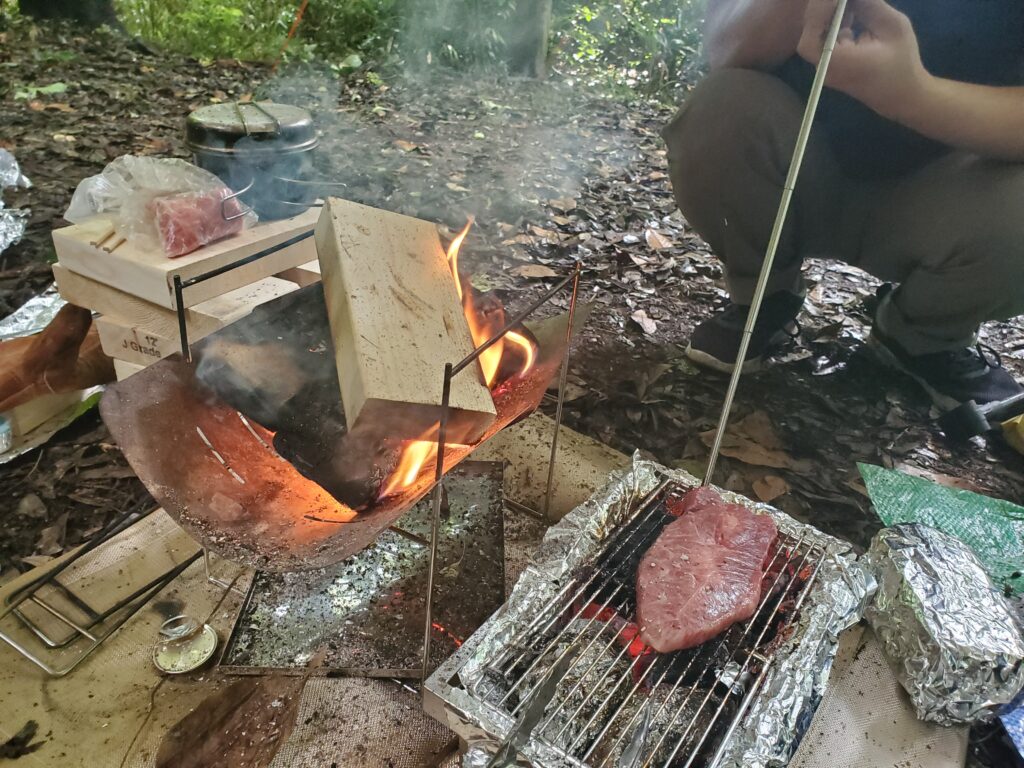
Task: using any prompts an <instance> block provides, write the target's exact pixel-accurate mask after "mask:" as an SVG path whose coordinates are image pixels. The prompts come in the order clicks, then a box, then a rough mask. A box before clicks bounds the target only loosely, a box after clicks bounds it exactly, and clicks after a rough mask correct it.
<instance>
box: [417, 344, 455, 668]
mask: <svg viewBox="0 0 1024 768" xmlns="http://www.w3.org/2000/svg"><path fill="white" fill-rule="evenodd" d="M454 375H455V374H454V371H453V367H452V364H451V363H445V366H444V382H443V384H442V386H441V423H440V424H439V425H438V429H437V462H436V463H435V465H434V507H433V510H432V512H431V517H430V567H429V568H428V570H427V599H426V605H425V610H424V614H425V615H426V618H425V620H424V622H423V670H422V671H423V675H422V679H423V682H424V683H426V682H427V673H428V671H429V667H430V640H431V636H432V635H433V631H434V615H433V608H434V573H435V571H436V568H437V543H438V539H439V538H440V530H439V529H440V527H441V502H442V500H443V497H444V449H445V439H446V438H447V433H448V405H449V401H450V400H451V395H452V376H454Z"/></svg>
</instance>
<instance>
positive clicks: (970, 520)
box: [857, 464, 1024, 594]
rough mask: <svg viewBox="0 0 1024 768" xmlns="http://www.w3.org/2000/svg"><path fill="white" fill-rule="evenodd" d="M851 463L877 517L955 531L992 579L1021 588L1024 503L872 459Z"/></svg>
mask: <svg viewBox="0 0 1024 768" xmlns="http://www.w3.org/2000/svg"><path fill="white" fill-rule="evenodd" d="M857 466H858V467H859V469H860V474H861V476H862V477H863V478H864V482H865V483H866V484H867V488H868V495H869V496H870V497H871V502H872V503H873V504H874V506H875V511H876V512H877V513H878V516H879V517H880V518H882V522H884V523H885V524H886V525H895V524H896V523H924V524H925V525H930V526H932V527H933V528H938V529H939V530H940V531H943V532H944V533H948V534H950V535H951V536H956V537H957V538H958V539H960V540H961V541H963V542H964V543H965V544H967V545H968V546H969V547H970V548H971V549H973V550H974V552H975V554H976V555H977V556H978V558H979V559H980V560H981V562H982V563H983V564H984V566H985V569H986V570H987V571H988V574H989V576H991V577H992V580H993V581H994V582H995V583H996V585H998V586H1000V587H1007V588H1008V589H1010V590H1011V591H1012V592H1013V593H1015V594H1021V593H1024V507H1021V506H1018V505H1016V504H1013V503H1011V502H1009V501H1002V500H1000V499H991V498H989V497H988V496H982V495H981V494H978V493H972V492H971V491H964V490H960V489H957V488H947V487H945V486H942V485H938V484H936V483H933V482H931V481H930V480H924V479H922V478H920V477H912V476H911V475H907V474H904V473H903V472H896V471H894V470H891V469H885V468H883V467H876V466H874V465H872V464H858V465H857Z"/></svg>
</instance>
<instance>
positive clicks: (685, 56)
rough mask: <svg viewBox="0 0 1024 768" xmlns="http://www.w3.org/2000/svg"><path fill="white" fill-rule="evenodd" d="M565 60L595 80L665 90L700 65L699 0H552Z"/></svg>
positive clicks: (649, 91)
mask: <svg viewBox="0 0 1024 768" xmlns="http://www.w3.org/2000/svg"><path fill="white" fill-rule="evenodd" d="M555 15H556V22H555V32H554V36H555V41H556V48H557V49H558V51H559V52H560V53H561V55H562V57H563V59H564V61H563V64H564V66H565V67H566V68H567V69H568V70H569V71H570V72H574V73H576V74H577V75H578V76H580V77H582V78H584V79H586V80H587V81H588V82H590V83H592V84H596V85H605V86H609V85H610V86H615V87H625V88H628V89H629V90H630V91H636V90H639V91H640V92H644V93H647V94H659V93H664V92H667V91H669V90H671V88H672V87H673V86H675V85H677V84H679V83H681V82H683V81H685V80H688V79H692V77H693V76H694V75H695V74H696V71H697V68H698V67H699V57H698V50H699V47H700V37H701V27H702V25H703V18H704V2H703V0H583V2H580V0H556V6H555Z"/></svg>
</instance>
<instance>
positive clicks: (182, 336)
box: [174, 275, 192, 363]
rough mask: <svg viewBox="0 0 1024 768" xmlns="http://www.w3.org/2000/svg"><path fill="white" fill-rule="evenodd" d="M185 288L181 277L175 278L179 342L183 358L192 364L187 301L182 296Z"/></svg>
mask: <svg viewBox="0 0 1024 768" xmlns="http://www.w3.org/2000/svg"><path fill="white" fill-rule="evenodd" d="M184 288H185V287H184V286H183V285H182V283H181V275H175V276H174V308H175V310H176V311H177V314H178V341H180V342H181V356H182V357H183V358H184V359H185V362H186V363H191V362H192V352H191V351H190V350H189V348H188V323H187V322H186V319H185V299H184V298H183V296H182V293H183V292H184Z"/></svg>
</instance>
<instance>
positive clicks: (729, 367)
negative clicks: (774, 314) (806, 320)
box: [685, 324, 796, 374]
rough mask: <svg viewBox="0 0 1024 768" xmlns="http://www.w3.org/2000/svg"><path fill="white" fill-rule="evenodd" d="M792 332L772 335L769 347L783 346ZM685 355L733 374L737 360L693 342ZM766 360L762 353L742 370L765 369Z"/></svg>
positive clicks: (697, 362) (699, 363) (721, 371)
mask: <svg viewBox="0 0 1024 768" xmlns="http://www.w3.org/2000/svg"><path fill="white" fill-rule="evenodd" d="M787 328H790V325H789V324H787ZM795 332H796V329H795V327H794V328H792V333H795ZM792 333H787V331H785V330H782V331H779V332H778V333H776V334H775V335H774V336H772V338H771V339H769V341H768V349H769V350H770V349H772V348H773V347H777V346H781V345H782V344H784V343H785V342H786V341H788V340H789V339H791V338H792V337H793V336H792ZM685 355H686V356H687V357H688V358H689V359H690V360H692V361H693V362H695V363H696V364H697V365H702V366H704V367H705V368H711V369H712V370H715V371H719V372H720V373H729V374H731V373H732V372H733V369H735V368H736V363H735V361H732V362H730V361H726V360H720V359H718V358H717V357H715V356H714V355H712V354H709V353H708V352H702V351H701V350H699V349H694V348H693V345H692V344H687V345H686V352H685ZM765 362H766V360H765V357H764V355H761V356H760V357H752V358H751V359H750V360H747V361H746V362H745V363H743V367H742V372H743V373H756V372H757V371H760V370H763V369H764V367H765Z"/></svg>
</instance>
